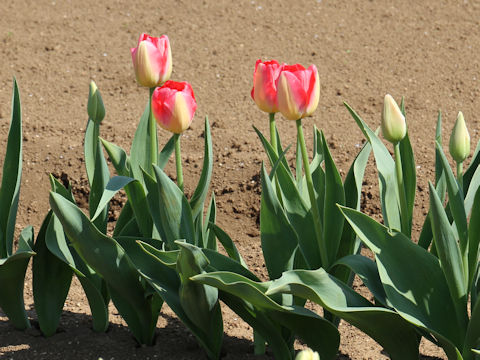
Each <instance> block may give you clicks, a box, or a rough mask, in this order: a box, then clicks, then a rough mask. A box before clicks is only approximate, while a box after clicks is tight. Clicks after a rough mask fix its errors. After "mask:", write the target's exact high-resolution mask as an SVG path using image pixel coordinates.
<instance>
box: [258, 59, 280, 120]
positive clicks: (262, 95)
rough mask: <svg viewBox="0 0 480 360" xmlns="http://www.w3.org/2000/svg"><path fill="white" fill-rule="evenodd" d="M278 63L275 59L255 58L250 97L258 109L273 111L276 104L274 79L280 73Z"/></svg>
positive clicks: (275, 109) (276, 109)
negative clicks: (262, 59)
mask: <svg viewBox="0 0 480 360" xmlns="http://www.w3.org/2000/svg"><path fill="white" fill-rule="evenodd" d="M280 67H281V66H280V64H279V63H278V61H277V60H271V61H265V62H262V61H261V60H257V62H256V63H255V71H254V73H253V88H252V93H251V94H252V99H253V100H254V101H255V103H256V104H257V106H258V107H259V108H260V110H262V111H265V112H268V113H275V112H277V111H278V106H277V85H276V83H275V82H276V81H277V78H278V74H279V73H280Z"/></svg>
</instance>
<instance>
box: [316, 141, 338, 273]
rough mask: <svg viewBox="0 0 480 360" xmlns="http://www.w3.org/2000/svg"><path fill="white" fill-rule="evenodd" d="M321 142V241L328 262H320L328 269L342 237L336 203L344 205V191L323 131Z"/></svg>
mask: <svg viewBox="0 0 480 360" xmlns="http://www.w3.org/2000/svg"><path fill="white" fill-rule="evenodd" d="M322 143H323V155H324V158H325V203H324V206H323V209H324V210H323V216H324V218H323V236H322V241H325V249H327V256H326V258H328V263H327V264H322V267H323V268H325V269H329V267H330V266H331V265H332V264H333V263H334V262H335V260H336V259H337V253H338V249H339V247H340V241H341V239H342V232H343V222H344V217H343V215H342V213H341V212H340V210H339V209H338V207H337V204H339V205H345V192H344V190H343V183H342V178H341V177H340V173H339V172H338V170H337V167H336V166H335V162H334V161H333V158H332V155H331V154H330V150H329V149H328V145H327V141H326V140H325V136H324V135H323V133H322ZM314 221H315V219H314Z"/></svg>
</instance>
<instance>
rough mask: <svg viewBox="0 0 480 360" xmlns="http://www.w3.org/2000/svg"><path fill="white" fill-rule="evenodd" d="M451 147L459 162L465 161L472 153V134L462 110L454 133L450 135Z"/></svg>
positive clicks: (452, 153)
mask: <svg viewBox="0 0 480 360" xmlns="http://www.w3.org/2000/svg"><path fill="white" fill-rule="evenodd" d="M449 149H450V154H451V155H452V157H453V159H454V160H455V161H456V162H457V163H462V162H464V161H465V159H466V158H467V157H468V155H470V135H469V134H468V129H467V125H466V124H465V119H464V118H463V114H462V112H461V111H460V112H459V113H458V116H457V121H456V122H455V126H454V127H453V131H452V135H450V144H449Z"/></svg>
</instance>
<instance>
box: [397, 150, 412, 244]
mask: <svg viewBox="0 0 480 360" xmlns="http://www.w3.org/2000/svg"><path fill="white" fill-rule="evenodd" d="M393 148H394V152H395V172H396V174H397V185H398V196H399V197H400V222H401V224H402V225H401V226H402V233H404V234H405V235H407V236H409V235H410V230H409V226H408V223H409V222H408V207H407V195H406V194H405V185H404V182H403V170H402V157H401V155H400V143H399V142H396V143H395V144H394V145H393Z"/></svg>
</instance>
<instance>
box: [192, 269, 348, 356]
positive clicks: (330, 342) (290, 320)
mask: <svg viewBox="0 0 480 360" xmlns="http://www.w3.org/2000/svg"><path fill="white" fill-rule="evenodd" d="M192 280H194V281H199V282H201V283H203V284H208V285H211V286H215V287H217V288H218V289H219V290H222V291H224V292H227V293H229V294H231V295H234V296H236V297H238V298H241V299H243V300H245V301H247V302H249V303H251V304H252V305H253V307H254V309H255V308H258V310H256V311H258V312H260V311H261V312H262V313H264V314H266V315H267V316H268V317H269V318H270V319H272V320H274V323H279V324H281V325H283V326H284V327H285V328H287V329H290V330H291V331H293V333H294V334H295V335H296V336H298V337H299V338H300V339H302V340H303V341H304V342H306V343H307V345H308V346H309V347H311V348H312V349H313V350H315V351H317V352H318V353H319V354H320V356H321V358H322V359H324V358H325V359H333V358H334V357H335V355H336V352H337V350H338V345H339V340H340V336H339V334H338V331H337V329H336V327H335V326H334V325H333V324H332V323H330V322H329V321H327V320H325V319H323V318H321V317H320V316H318V315H316V314H315V313H313V312H312V311H310V310H307V309H305V308H302V307H298V306H293V307H290V306H282V305H279V304H277V303H276V302H275V301H273V300H272V299H271V298H270V297H269V296H267V295H266V294H265V292H266V290H267V289H268V286H269V284H270V282H268V283H258V282H255V281H252V280H250V279H247V278H245V277H243V276H241V275H238V274H235V273H232V272H225V271H218V272H211V273H206V274H201V275H196V276H194V277H193V278H192ZM319 334H321V336H319ZM262 336H265V337H266V338H267V340H268V337H267V335H264V334H262ZM281 358H283V357H281ZM287 359H288V357H287Z"/></svg>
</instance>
